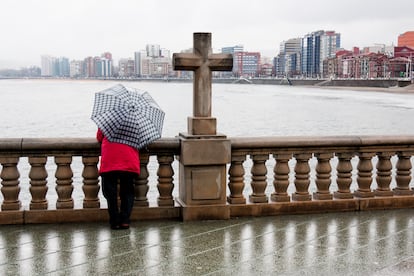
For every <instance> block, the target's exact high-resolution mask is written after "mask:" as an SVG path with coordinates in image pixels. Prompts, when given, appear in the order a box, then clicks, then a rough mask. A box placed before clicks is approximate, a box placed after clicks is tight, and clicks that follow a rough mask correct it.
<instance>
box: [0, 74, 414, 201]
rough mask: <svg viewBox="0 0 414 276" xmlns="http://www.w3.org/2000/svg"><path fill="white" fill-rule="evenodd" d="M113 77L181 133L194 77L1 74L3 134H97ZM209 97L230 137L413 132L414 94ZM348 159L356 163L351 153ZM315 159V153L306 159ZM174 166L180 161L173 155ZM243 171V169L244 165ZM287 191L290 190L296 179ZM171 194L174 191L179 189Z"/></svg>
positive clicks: (238, 91)
mask: <svg viewBox="0 0 414 276" xmlns="http://www.w3.org/2000/svg"><path fill="white" fill-rule="evenodd" d="M117 83H123V84H124V85H126V86H129V87H134V88H139V89H142V90H146V91H148V92H149V93H150V94H151V95H152V96H153V98H154V99H155V100H156V101H157V102H158V104H159V105H160V106H161V108H162V109H163V110H164V111H165V113H166V116H165V121H164V128H163V137H174V136H176V135H177V134H178V133H180V132H186V129H187V125H186V124H187V117H188V116H191V115H192V84H191V83H167V82H152V83H151V82H115V81H94V80H88V81H72V80H0V117H1V120H0V122H1V123H0V138H12V137H13V138H21V137H95V133H96V126H95V124H94V123H93V122H92V120H90V115H91V111H92V106H93V99H94V93H95V92H98V91H101V90H103V89H106V88H109V87H111V86H113V85H115V84H117ZM212 102H213V106H212V113H213V114H212V115H213V116H214V117H216V118H217V130H218V132H220V133H223V134H226V135H227V136H228V137H235V136H250V137H251V136H292V135H308V136H317V135H390V134H393V135H413V134H414V120H413V118H414V94H397V93H383V92H372V91H370V92H366V91H365V92H364V91H350V90H335V89H325V88H324V89H321V88H313V87H311V88H309V87H291V86H277V85H246V84H213V100H212ZM333 162H334V161H333ZM353 162H354V165H356V164H355V162H356V160H354V161H353ZM155 163H156V162H155V161H154V162H152V163H150V165H149V170H150V179H149V180H150V183H152V184H155V183H156V173H155V172H156V166H157V165H156V164H155ZM267 165H268V171H269V175H268V183H269V185H268V191H269V190H271V189H272V175H271V173H272V171H273V169H272V166H273V165H274V162H273V163H272V162H271V160H269V162H267ZM314 165H315V161H314V160H313V161H312V162H311V166H314ZM174 166H175V167H177V164H176V162H175V164H174ZM290 166H291V174H292V172H293V166H294V163H293V162H290ZM46 168H47V170H48V172H49V177H48V183H49V190H48V194H47V197H48V199H49V204H50V208H53V206H54V204H55V202H56V198H57V195H56V191H55V186H54V185H55V184H54V182H55V179H54V172H55V170H56V165H55V164H54V162H53V159H52V158H49V160H48V163H47V165H46ZM29 169H30V166H29V165H28V163H27V158H21V160H20V162H19V171H20V175H21V177H20V186H21V193H20V200H21V201H22V204H23V206H26V208H27V206H28V204H29V203H30V198H31V197H30V192H29V187H30V185H29V179H28V173H29ZM72 169H73V171H74V178H73V185H74V188H75V189H74V192H73V198H74V199H75V207H78V208H80V206H81V205H82V199H83V193H82V179H81V176H80V175H81V170H82V165H81V162H80V159H79V158H78V157H75V158H74V162H73V164H72ZM151 172H152V173H151ZM246 172H247V173H246V174H248V170H246ZM333 173H335V171H333ZM177 174H178V173H177ZM174 177H175V178H177V175H175V176H174ZM291 177H292V175H291ZM311 177H313V176H311ZM176 181H177V179H175V182H176ZM334 188H335V187H334V185H332V189H334ZM351 188H354V187H351ZM310 190H311V191H312V190H313V191H314V190H315V187H314V186H311V187H310ZM288 191H289V192H292V191H294V187H293V185H291V186H290V188H289V190H288ZM249 192H250V190H249V187H246V190H245V193H247V194H248V193H249ZM157 194H158V192H157V189H156V185H150V190H149V195H148V197H149V198H150V199H155V198H156V197H157ZM174 195H177V189H176V188H175V189H174ZM100 198H101V203H102V205H101V206H102V207H105V204H106V203H105V200H104V199H103V197H102V194H101V193H100ZM0 200H2V195H1V194H0Z"/></svg>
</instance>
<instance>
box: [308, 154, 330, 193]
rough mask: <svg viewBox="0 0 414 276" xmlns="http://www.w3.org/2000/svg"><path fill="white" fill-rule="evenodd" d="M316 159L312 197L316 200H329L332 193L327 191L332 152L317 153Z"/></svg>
mask: <svg viewBox="0 0 414 276" xmlns="http://www.w3.org/2000/svg"><path fill="white" fill-rule="evenodd" d="M315 156H316V158H317V159H318V164H317V165H316V180H315V183H316V188H317V190H316V193H314V194H313V198H314V199H317V200H330V199H332V194H331V193H330V191H329V187H330V186H331V171H332V167H331V163H330V160H331V158H332V157H333V154H332V153H318V154H315Z"/></svg>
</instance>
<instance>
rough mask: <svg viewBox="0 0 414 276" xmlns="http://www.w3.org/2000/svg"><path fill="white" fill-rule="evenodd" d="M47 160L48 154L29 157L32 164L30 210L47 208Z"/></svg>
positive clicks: (30, 173)
mask: <svg viewBox="0 0 414 276" xmlns="http://www.w3.org/2000/svg"><path fill="white" fill-rule="evenodd" d="M46 162H47V157H46V156H36V157H34V156H33V157H29V164H30V172H29V178H30V189H29V190H30V194H31V196H32V200H31V202H30V210H44V209H47V205H48V203H47V199H46V193H47V190H48V188H47V176H48V174H47V171H46V168H45V165H46Z"/></svg>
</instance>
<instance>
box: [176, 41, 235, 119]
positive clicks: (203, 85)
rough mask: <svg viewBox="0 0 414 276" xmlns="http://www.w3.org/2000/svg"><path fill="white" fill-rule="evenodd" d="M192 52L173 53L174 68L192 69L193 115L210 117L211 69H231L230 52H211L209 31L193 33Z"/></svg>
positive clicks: (231, 58)
mask: <svg viewBox="0 0 414 276" xmlns="http://www.w3.org/2000/svg"><path fill="white" fill-rule="evenodd" d="M193 43H194V46H193V53H179V54H177V53H174V54H173V67H174V70H186V71H190V70H191V71H194V80H193V116H194V117H195V118H197V117H211V79H212V71H231V70H232V69H233V57H232V55H231V54H212V49H211V33H194V42H193Z"/></svg>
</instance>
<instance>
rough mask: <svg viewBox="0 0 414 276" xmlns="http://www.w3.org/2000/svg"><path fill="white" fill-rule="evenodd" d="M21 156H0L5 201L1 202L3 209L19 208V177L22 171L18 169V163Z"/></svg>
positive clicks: (2, 191)
mask: <svg viewBox="0 0 414 276" xmlns="http://www.w3.org/2000/svg"><path fill="white" fill-rule="evenodd" d="M18 162H19V157H0V163H1V165H2V167H3V168H2V170H1V173H0V178H1V179H2V181H1V185H2V187H1V193H2V194H3V203H2V204H1V210H3V211H9V210H19V209H20V207H21V202H20V200H19V193H20V187H19V183H20V181H19V178H20V173H19V170H18V169H17V163H18Z"/></svg>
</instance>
